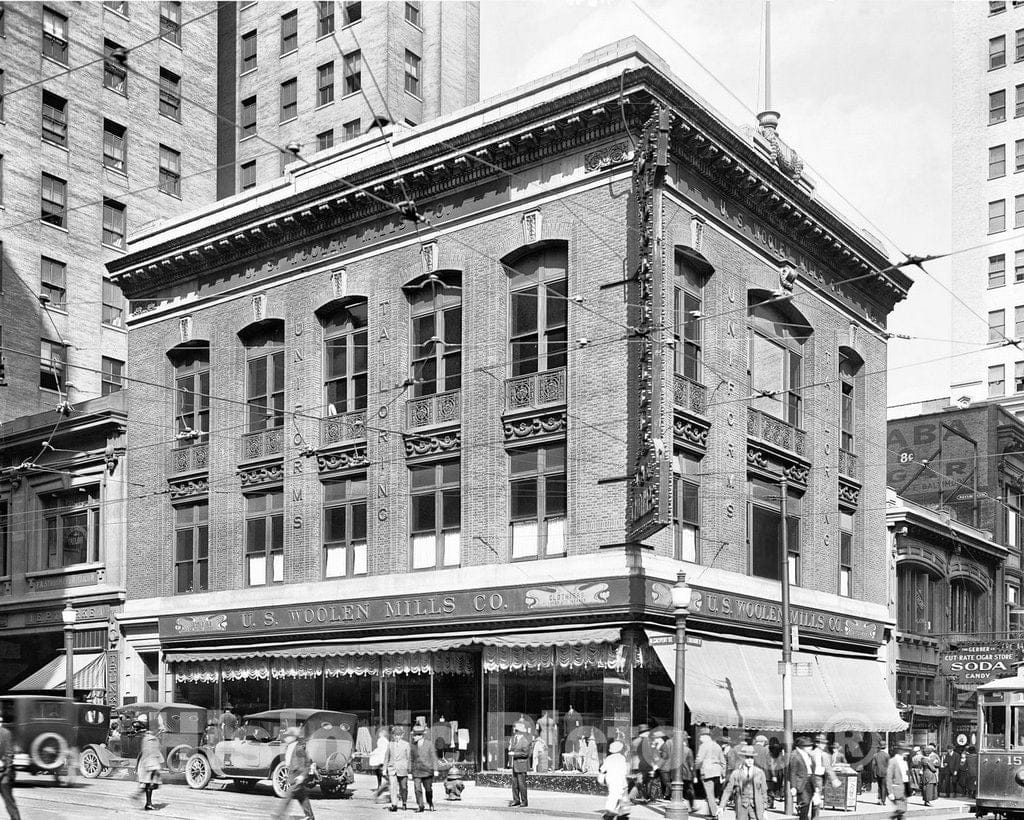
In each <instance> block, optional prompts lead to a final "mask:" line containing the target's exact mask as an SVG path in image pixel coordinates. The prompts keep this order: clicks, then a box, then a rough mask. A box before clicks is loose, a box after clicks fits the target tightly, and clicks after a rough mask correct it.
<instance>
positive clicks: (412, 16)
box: [405, 2, 420, 28]
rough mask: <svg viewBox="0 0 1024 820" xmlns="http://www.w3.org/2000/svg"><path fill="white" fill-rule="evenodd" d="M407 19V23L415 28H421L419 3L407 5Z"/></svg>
mask: <svg viewBox="0 0 1024 820" xmlns="http://www.w3.org/2000/svg"><path fill="white" fill-rule="evenodd" d="M405 19H406V21H407V22H409V23H412V24H413V25H414V26H416V27H417V28H419V25H420V4H419V3H412V2H410V3H406V4H405Z"/></svg>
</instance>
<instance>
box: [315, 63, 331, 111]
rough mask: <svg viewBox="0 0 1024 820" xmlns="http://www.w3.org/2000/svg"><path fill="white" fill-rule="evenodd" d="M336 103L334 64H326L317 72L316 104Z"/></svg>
mask: <svg viewBox="0 0 1024 820" xmlns="http://www.w3.org/2000/svg"><path fill="white" fill-rule="evenodd" d="M332 102H334V62H333V61H332V62H329V63H324V64H323V65H322V66H319V67H318V68H317V70H316V104H317V105H318V106H319V105H327V104H328V103H332Z"/></svg>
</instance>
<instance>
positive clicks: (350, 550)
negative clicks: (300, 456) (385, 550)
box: [324, 476, 366, 578]
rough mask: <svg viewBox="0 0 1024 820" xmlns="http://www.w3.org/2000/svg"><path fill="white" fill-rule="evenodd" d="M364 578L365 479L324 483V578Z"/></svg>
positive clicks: (346, 479) (347, 479) (348, 479)
mask: <svg viewBox="0 0 1024 820" xmlns="http://www.w3.org/2000/svg"><path fill="white" fill-rule="evenodd" d="M352 575H366V477H365V476H361V477H359V478H344V479H339V480H337V481H325V482H324V577H325V578H343V577H346V576H352Z"/></svg>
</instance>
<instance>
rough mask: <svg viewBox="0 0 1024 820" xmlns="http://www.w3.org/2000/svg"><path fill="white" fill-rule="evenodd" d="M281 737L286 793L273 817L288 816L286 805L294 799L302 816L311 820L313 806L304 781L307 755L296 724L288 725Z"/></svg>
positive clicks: (307, 767)
mask: <svg viewBox="0 0 1024 820" xmlns="http://www.w3.org/2000/svg"><path fill="white" fill-rule="evenodd" d="M281 739H282V740H283V741H284V742H285V747H284V763H285V765H286V766H287V767H288V793H287V794H286V795H285V796H284V797H282V798H281V801H280V802H279V803H278V806H277V809H276V810H275V811H274V814H273V817H274V818H277V820H280V818H282V817H287V816H288V807H289V806H290V805H291V803H292V801H293V800H294V801H295V802H297V803H298V804H299V806H300V807H301V808H302V816H303V817H305V818H306V820H313V807H312V806H311V805H310V802H309V790H308V789H307V788H306V781H307V780H308V779H309V765H310V764H309V755H308V754H307V753H306V743H305V741H304V740H303V739H302V732H301V731H300V730H299V728H298V727H297V726H289V727H288V728H287V729H285V730H284V734H283V735H282V736H281Z"/></svg>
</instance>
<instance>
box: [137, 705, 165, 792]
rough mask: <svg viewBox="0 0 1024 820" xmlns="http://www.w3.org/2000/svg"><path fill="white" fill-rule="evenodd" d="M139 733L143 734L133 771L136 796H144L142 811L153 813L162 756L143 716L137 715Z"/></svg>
mask: <svg viewBox="0 0 1024 820" xmlns="http://www.w3.org/2000/svg"><path fill="white" fill-rule="evenodd" d="M137 722H138V723H139V731H142V732H144V734H143V736H142V749H141V751H140V752H139V762H138V764H137V766H136V769H135V776H136V777H137V778H138V781H139V789H140V791H139V792H138V794H142V795H145V798H146V803H145V805H144V806H143V807H142V808H143V810H144V811H153V792H154V791H156V789H158V788H160V783H161V779H162V772H163V767H164V756H163V753H162V752H161V751H160V741H159V740H158V739H157V736H156V735H155V734H153V732H152V731H151V730H150V728H149V724H148V721H147V720H146V716H145V715H139V718H138V721H137Z"/></svg>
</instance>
